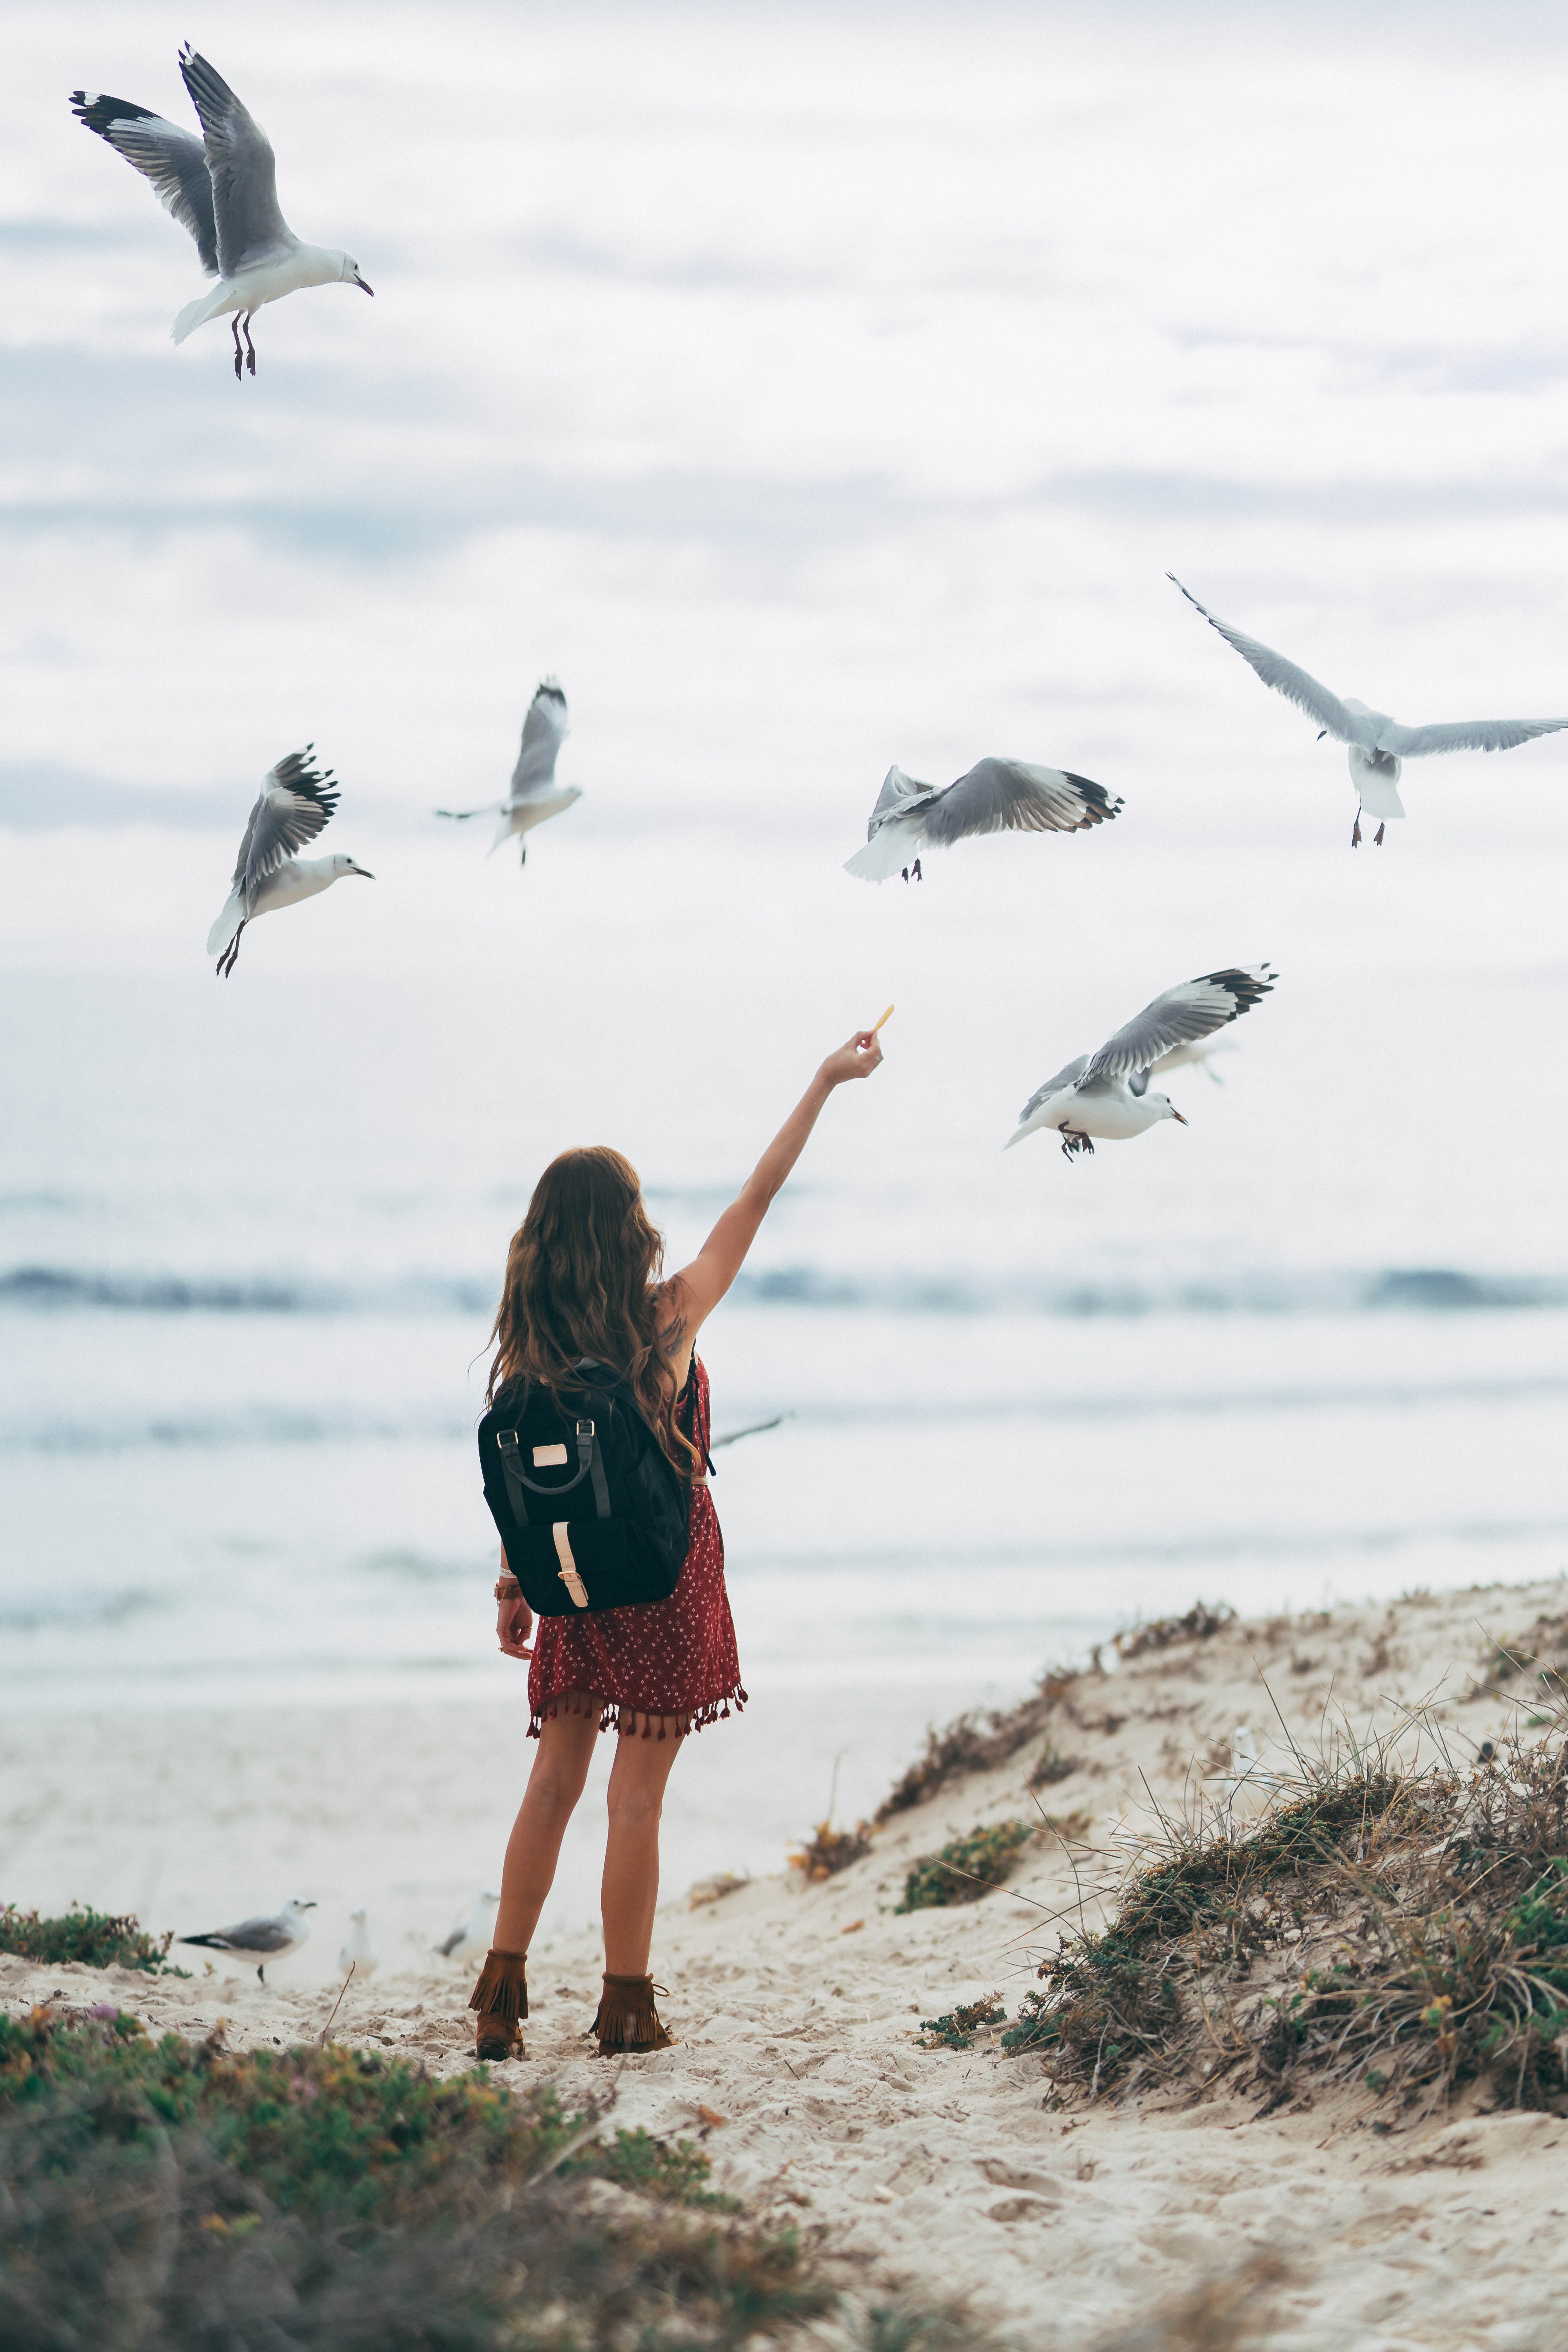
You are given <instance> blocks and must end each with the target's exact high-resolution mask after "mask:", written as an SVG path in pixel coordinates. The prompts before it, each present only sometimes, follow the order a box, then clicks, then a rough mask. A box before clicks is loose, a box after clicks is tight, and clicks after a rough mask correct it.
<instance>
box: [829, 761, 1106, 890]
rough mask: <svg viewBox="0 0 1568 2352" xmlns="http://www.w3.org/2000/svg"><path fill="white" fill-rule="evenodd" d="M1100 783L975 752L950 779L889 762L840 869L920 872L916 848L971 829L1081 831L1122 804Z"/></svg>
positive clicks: (878, 875) (878, 878)
mask: <svg viewBox="0 0 1568 2352" xmlns="http://www.w3.org/2000/svg"><path fill="white" fill-rule="evenodd" d="M1120 808H1121V802H1120V801H1119V800H1116V801H1113V800H1112V799H1111V797H1110V793H1108V792H1107V791H1106V789H1105V787H1104V785H1103V784H1092V783H1090V782H1089V778H1088V777H1087V776H1075V775H1072V774H1069V772H1068V770H1067V769H1066V768H1036V767H1031V766H1030V764H1029V762H1028V761H1026V760H977V761H975V763H974V765H973V768H971V769H970V771H969V772H968V774H967V775H963V776H960V778H959V779H958V782H956V783H955V784H943V785H941V786H938V785H936V784H921V783H917V782H916V781H915V779H914V777H913V776H906V775H905V773H904V772H903V770H902V768H889V770H888V772H887V775H886V776H885V777H884V779H883V782H882V789H881V791H880V792H879V793H878V795H877V805H876V807H875V808H874V809H873V810H872V811H871V821H870V823H869V824H868V825H867V827H866V846H865V848H864V849H858V850H857V851H856V853H855V855H854V856H853V857H850V858H847V859H846V860H845V866H844V871H845V872H846V874H854V875H857V876H858V877H859V879H860V880H861V881H862V882H887V881H889V880H891V878H892V877H893V876H894V875H895V874H900V873H901V874H902V876H903V877H904V880H905V881H906V882H907V881H908V880H909V878H910V874H911V873H912V874H913V875H914V877H915V880H916V881H917V882H919V881H920V880H921V879H922V877H921V861H920V852H921V849H950V848H951V847H952V844H953V843H954V842H955V841H962V840H963V838H964V836H965V835H967V834H972V833H1084V832H1087V830H1088V829H1089V826H1090V825H1091V824H1104V823H1105V820H1106V818H1107V817H1112V816H1114V815H1115V814H1116V813H1117V811H1118V810H1119V809H1120Z"/></svg>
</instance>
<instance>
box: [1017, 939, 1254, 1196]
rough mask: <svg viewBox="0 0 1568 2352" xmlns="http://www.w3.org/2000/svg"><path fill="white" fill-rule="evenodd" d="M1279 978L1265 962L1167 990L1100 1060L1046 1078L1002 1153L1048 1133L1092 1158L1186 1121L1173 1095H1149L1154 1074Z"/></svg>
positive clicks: (1246, 1008) (1069, 1151) (1066, 1153)
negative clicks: (1149, 1130) (1167, 1122)
mask: <svg viewBox="0 0 1568 2352" xmlns="http://www.w3.org/2000/svg"><path fill="white" fill-rule="evenodd" d="M1278 978H1279V974H1278V973H1277V972H1274V971H1270V970H1269V968H1268V965H1267V964H1266V963H1259V964H1253V965H1251V966H1249V967H1248V968H1247V969H1245V970H1236V969H1232V970H1230V971H1208V972H1204V973H1202V974H1201V975H1200V976H1199V978H1198V979H1196V980H1184V981H1183V982H1181V983H1180V984H1179V986H1177V987H1175V988H1168V989H1166V991H1165V992H1164V994H1163V996H1157V997H1156V998H1155V999H1154V1002H1153V1003H1152V1004H1146V1005H1145V1006H1144V1007H1143V1010H1142V1013H1139V1015H1138V1017H1137V1019H1136V1020H1135V1021H1130V1022H1129V1023H1128V1024H1127V1025H1126V1027H1125V1028H1124V1029H1119V1030H1118V1031H1117V1033H1116V1034H1115V1036H1114V1037H1112V1038H1110V1040H1109V1042H1108V1043H1107V1044H1105V1045H1102V1046H1101V1047H1100V1051H1099V1053H1098V1054H1080V1055H1079V1057H1078V1059H1077V1061H1076V1062H1069V1063H1068V1066H1067V1067H1066V1069H1065V1070H1058V1072H1057V1074H1056V1076H1055V1077H1054V1078H1047V1080H1046V1083H1045V1085H1044V1086H1043V1087H1040V1089H1039V1091H1038V1092H1037V1094H1032V1095H1031V1096H1030V1097H1029V1099H1028V1101H1027V1102H1026V1104H1025V1105H1024V1108H1023V1109H1022V1110H1021V1111H1020V1112H1019V1113H1018V1125H1017V1129H1016V1132H1015V1133H1014V1134H1012V1135H1010V1136H1009V1137H1008V1138H1007V1140H1006V1142H1005V1144H1004V1146H1003V1150H1005V1151H1011V1150H1012V1149H1013V1146H1014V1145H1015V1144H1016V1143H1021V1142H1022V1141H1023V1139H1024V1138H1025V1136H1026V1135H1033V1134H1034V1132H1035V1129H1037V1128H1040V1127H1047V1128H1050V1129H1054V1130H1055V1132H1056V1133H1057V1134H1058V1135H1059V1136H1060V1137H1061V1139H1062V1154H1063V1157H1064V1158H1065V1159H1068V1160H1070V1159H1071V1158H1072V1156H1073V1154H1074V1152H1075V1151H1089V1152H1092V1151H1093V1150H1094V1144H1093V1142H1092V1140H1091V1139H1092V1138H1093V1137H1095V1136H1099V1137H1100V1140H1101V1142H1120V1141H1122V1140H1124V1139H1126V1138H1127V1137H1128V1136H1131V1135H1142V1132H1143V1130H1144V1129H1145V1128H1146V1127H1153V1126H1155V1125H1157V1124H1158V1122H1159V1121H1160V1120H1161V1119H1163V1118H1173V1119H1179V1120H1180V1121H1181V1124H1182V1125H1183V1126H1184V1127H1185V1125H1186V1123H1187V1122H1186V1120H1185V1119H1184V1118H1182V1114H1181V1112H1180V1111H1179V1110H1178V1109H1177V1108H1176V1107H1175V1105H1174V1104H1173V1102H1172V1100H1171V1098H1170V1097H1169V1096H1168V1095H1156V1094H1151V1093H1150V1092H1149V1074H1150V1072H1151V1070H1156V1069H1159V1068H1160V1067H1161V1066H1162V1062H1163V1057H1165V1056H1168V1055H1171V1054H1172V1053H1173V1050H1174V1048H1175V1047H1177V1046H1179V1045H1190V1044H1192V1043H1194V1041H1195V1040H1196V1039H1198V1038H1200V1037H1206V1036H1208V1035H1209V1034H1211V1032H1213V1031H1214V1030H1215V1029H1222V1028H1223V1027H1224V1026H1225V1024H1226V1022H1227V1021H1235V1020H1236V1019H1237V1017H1238V1016H1239V1015H1240V1014H1241V1013H1250V1012H1251V1010H1252V1008H1253V1006H1254V1005H1255V1004H1256V1003H1258V998H1259V997H1260V996H1267V995H1268V992H1269V990H1270V989H1271V988H1272V987H1273V984H1274V982H1275V981H1276V980H1277V979H1278Z"/></svg>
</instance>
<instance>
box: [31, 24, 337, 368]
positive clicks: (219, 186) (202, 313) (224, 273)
mask: <svg viewBox="0 0 1568 2352" xmlns="http://www.w3.org/2000/svg"><path fill="white" fill-rule="evenodd" d="M180 72H181V74H182V76H183V77H184V84H185V88H186V89H187V90H189V92H190V94H191V102H192V104H193V105H194V106H195V110H196V113H197V116H198V117H199V119H200V121H201V126H202V137H201V138H200V139H198V138H197V137H196V136H195V132H194V131H183V130H182V129H181V128H180V126H179V124H178V123H177V122H166V121H164V120H163V116H162V115H161V114H153V113H151V112H150V111H149V110H148V109H147V108H146V107H144V106H132V103H131V101H130V100H129V99H124V98H103V97H100V95H99V94H98V93H97V92H96V91H94V90H90V89H73V90H72V92H71V109H72V111H73V112H74V114H75V116H76V119H77V121H79V122H84V123H85V124H86V125H87V128H88V129H89V131H97V133H98V135H99V137H100V139H107V140H108V142H109V143H110V146H111V147H112V148H113V149H114V150H115V152H117V153H118V154H121V155H123V156H124V158H125V160H126V162H127V163H131V164H133V165H134V166H135V168H136V170H137V171H138V172H140V173H141V174H142V178H143V179H145V180H150V181H151V182H152V184H153V193H154V194H155V195H156V196H157V198H158V201H159V203H160V204H161V205H163V209H164V211H165V212H167V213H169V214H171V215H173V216H174V219H175V220H177V221H178V222H179V224H180V226H181V227H182V228H184V229H189V231H190V233H191V235H192V236H194V237H195V241H196V252H197V253H198V255H199V256H200V257H201V265H202V268H204V269H205V271H206V273H207V276H208V277H209V278H216V279H217V281H218V282H217V284H216V286H215V287H214V288H213V289H212V292H211V293H210V294H203V295H200V296H198V298H197V299H196V300H195V301H194V302H187V303H186V305H185V307H184V310H182V311H181V313H180V315H179V317H178V318H177V319H176V320H175V321H174V327H173V330H172V332H173V335H174V341H175V342H177V343H183V342H184V340H185V337H186V336H187V335H188V334H189V333H190V332H191V331H192V330H193V328H195V327H200V326H202V325H204V324H205V321H206V320H208V319H220V318H222V316H223V315H224V313H225V311H226V310H227V311H232V312H233V314H234V316H233V320H232V322H231V325H232V331H233V335H234V372H235V374H236V376H238V375H239V374H240V373H241V370H242V367H248V369H249V370H250V373H251V374H252V375H254V374H255V373H256V346H255V344H254V343H253V342H252V341H251V340H250V322H251V320H252V319H254V317H255V316H256V313H257V312H258V310H260V309H261V307H262V305H263V303H266V302H278V301H280V300H281V299H282V298H283V296H284V295H285V294H293V293H295V292H297V291H298V289H300V287H301V286H335V285H338V284H339V283H342V284H343V285H347V286H357V287H358V288H359V289H360V291H361V293H362V294H373V293H374V291H375V289H374V287H372V286H367V285H366V284H365V282H364V279H363V278H362V277H361V276H360V274H359V264H358V262H357V261H355V260H354V258H353V255H352V254H347V253H340V252H338V251H337V250H336V248H335V247H328V246H322V245H301V243H300V239H299V238H298V237H297V236H295V234H294V232H293V230H292V229H291V228H290V227H289V224H288V222H287V221H286V220H285V219H284V217H283V215H282V214H281V213H280V212H279V209H278V170H277V163H276V160H275V158H274V156H273V153H272V148H271V144H270V142H269V141H268V136H267V133H266V131H263V130H262V128H261V125H260V124H259V123H258V121H255V119H254V118H253V117H252V116H251V115H250V114H249V113H247V110H246V109H245V108H244V107H243V106H242V105H241V104H240V102H239V100H238V99H237V98H236V96H235V94H234V92H233V90H232V89H230V88H229V86H228V84H227V82H226V81H225V79H224V78H223V76H222V75H221V74H220V73H217V72H215V70H214V69H213V68H212V67H211V66H209V65H208V63H207V61H206V59H205V58H200V57H197V56H196V55H195V52H194V51H193V50H192V49H191V48H190V47H189V46H188V45H187V46H186V47H184V48H183V49H182V50H181V51H180ZM242 326H243V328H244V330H245V352H244V355H243V359H242V356H241V352H240V348H239V335H240V329H241V327H242Z"/></svg>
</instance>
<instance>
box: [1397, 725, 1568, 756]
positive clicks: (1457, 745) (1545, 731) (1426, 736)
mask: <svg viewBox="0 0 1568 2352" xmlns="http://www.w3.org/2000/svg"><path fill="white" fill-rule="evenodd" d="M1563 727H1568V719H1454V720H1452V721H1451V722H1450V723H1449V724H1448V725H1447V726H1445V727H1399V726H1396V725H1395V724H1394V720H1393V719H1389V720H1387V721H1386V722H1385V724H1384V727H1383V728H1382V730H1381V731H1380V732H1379V735H1378V739H1377V748H1378V750H1379V751H1393V752H1394V753H1395V754H1396V755H1397V756H1398V757H1399V758H1400V759H1401V760H1419V759H1422V758H1424V757H1425V756H1426V754H1427V753H1428V752H1433V751H1512V750H1513V749H1514V747H1515V746H1516V745H1517V744H1520V743H1529V742H1532V741H1533V740H1534V739H1535V737H1536V736H1537V735H1555V734H1556V733H1557V732H1558V730H1560V729H1561V728H1563Z"/></svg>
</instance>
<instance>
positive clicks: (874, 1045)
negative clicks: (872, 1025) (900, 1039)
mask: <svg viewBox="0 0 1568 2352" xmlns="http://www.w3.org/2000/svg"><path fill="white" fill-rule="evenodd" d="M881 1066H882V1045H881V1040H880V1039H879V1036H878V1034H877V1032H876V1031H875V1030H874V1029H857V1030H856V1032H855V1034H854V1035H853V1037H851V1038H850V1040H849V1042H848V1044H847V1045H840V1047H839V1048H838V1051H837V1054H829V1055H828V1056H827V1059H826V1062H824V1064H823V1066H822V1067H821V1069H820V1070H819V1071H818V1072H817V1074H816V1075H817V1076H818V1077H819V1078H820V1079H821V1080H822V1083H823V1084H824V1086H828V1087H840V1086H842V1085H843V1084H844V1082H845V1080H846V1079H847V1078H868V1077H869V1076H870V1075H871V1073H872V1071H873V1070H879V1069H880V1068H881Z"/></svg>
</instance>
